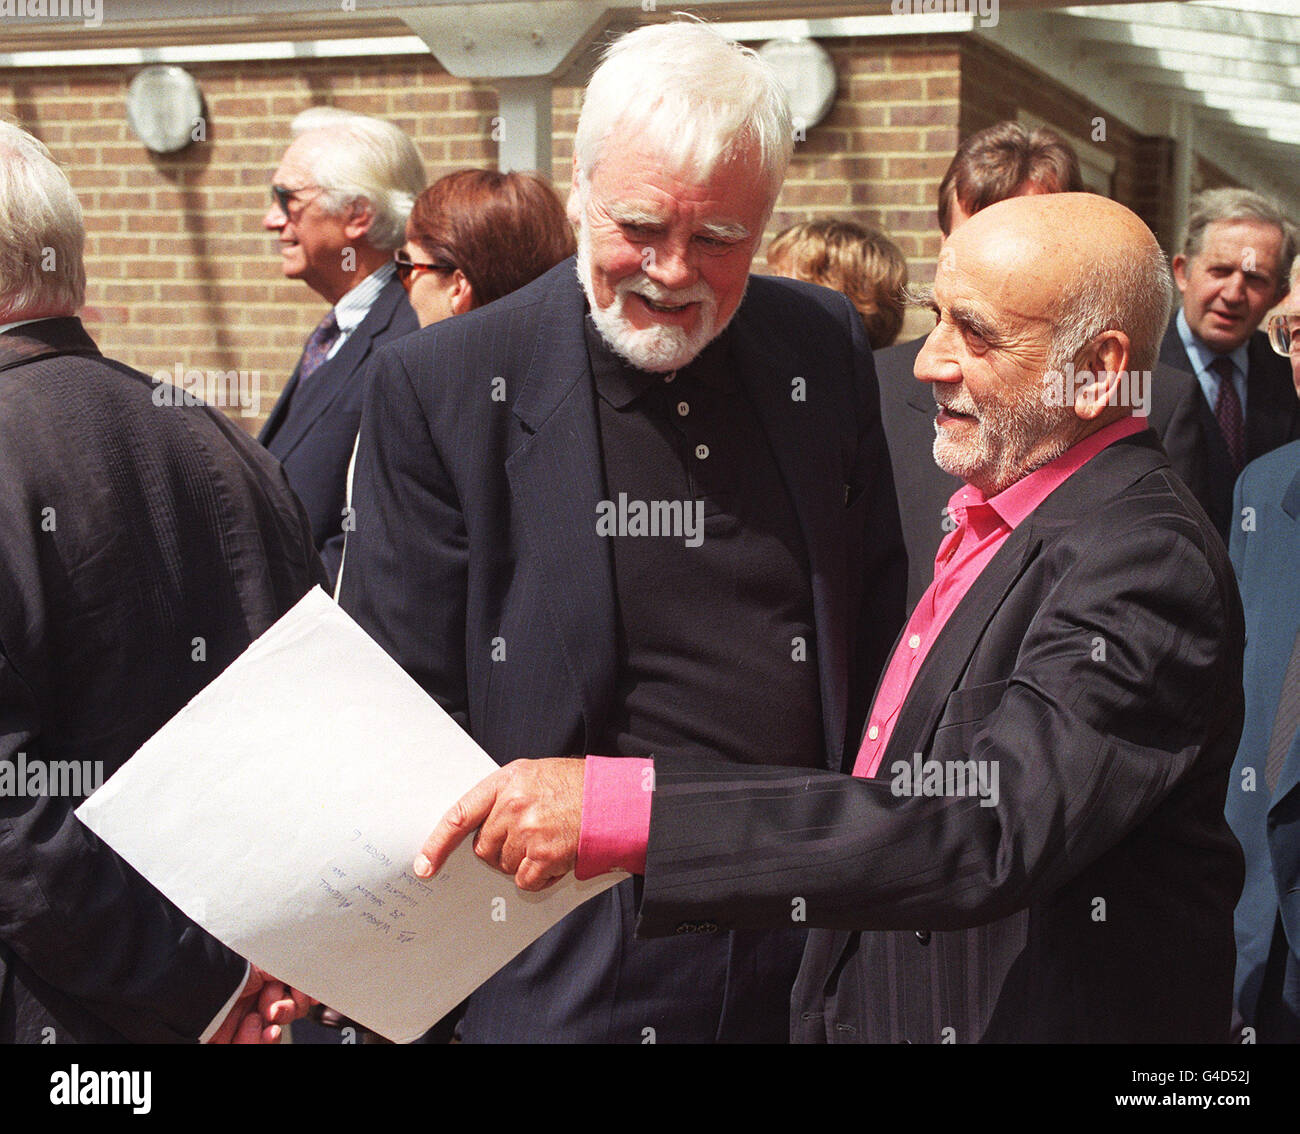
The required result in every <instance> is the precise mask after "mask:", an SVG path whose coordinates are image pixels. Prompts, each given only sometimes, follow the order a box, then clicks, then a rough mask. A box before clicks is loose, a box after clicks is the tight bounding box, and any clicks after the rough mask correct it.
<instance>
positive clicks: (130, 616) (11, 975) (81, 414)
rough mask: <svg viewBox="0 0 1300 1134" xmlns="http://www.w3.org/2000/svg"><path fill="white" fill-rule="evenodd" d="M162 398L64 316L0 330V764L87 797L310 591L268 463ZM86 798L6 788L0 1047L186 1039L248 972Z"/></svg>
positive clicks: (219, 425)
mask: <svg viewBox="0 0 1300 1134" xmlns="http://www.w3.org/2000/svg"><path fill="white" fill-rule="evenodd" d="M154 392H155V387H153V386H152V385H151V383H150V381H149V379H148V378H146V377H145V376H144V375H143V374H139V373H137V372H136V371H134V370H131V369H130V368H129V367H126V366H123V365H122V364H121V363H119V362H113V361H111V360H109V359H106V358H104V357H103V356H102V355H101V354H100V353H99V351H98V350H97V349H96V347H95V344H94V342H92V341H91V339H90V337H89V336H88V335H87V334H86V332H85V330H84V329H83V328H82V326H81V323H80V322H79V321H78V320H76V319H72V318H63V319H45V320H42V321H40V322H37V323H32V324H29V325H27V326H23V327H17V328H15V329H14V330H11V331H9V332H7V333H5V334H3V335H0V485H3V486H4V487H3V491H2V492H0V764H6V763H11V766H12V767H19V766H21V760H20V758H19V757H20V754H21V757H22V760H25V761H26V764H27V766H28V767H31V766H32V765H33V764H36V763H38V762H43V763H45V765H46V766H47V767H50V766H51V762H54V763H58V764H62V765H64V766H67V765H68V764H71V765H74V766H76V767H78V768H81V767H82V766H83V762H85V763H88V764H89V767H90V769H91V777H90V778H91V780H92V783H91V786H94V785H93V779H95V778H97V776H96V773H95V768H96V765H102V771H103V776H104V777H105V778H107V777H108V776H111V775H112V774H113V773H114V772H115V771H116V770H117V769H118V767H120V766H121V765H122V764H123V763H124V762H125V761H126V760H127V759H128V758H129V757H130V756H131V755H133V754H134V752H135V751H136V749H137V748H139V747H140V745H142V744H143V743H144V742H145V741H146V740H148V739H149V737H150V736H152V735H153V734H154V732H156V731H157V730H158V729H159V728H161V727H162V726H163V725H164V724H165V723H166V722H167V721H168V720H169V719H170V718H171V717H172V716H173V715H174V714H175V713H177V712H179V711H180V710H181V709H182V708H183V707H184V706H185V704H186V703H187V702H188V701H189V700H190V698H192V697H193V696H194V695H195V694H196V693H198V691H199V690H200V689H202V688H203V687H204V686H205V685H206V684H207V683H208V682H209V681H211V680H212V679H213V678H214V677H216V676H217V675H218V674H219V673H220V672H221V671H222V670H223V669H224V668H225V667H226V666H227V665H228V664H229V663H230V662H232V661H233V660H234V659H235V658H236V657H237V656H238V655H239V654H240V653H241V652H242V651H243V650H244V649H245V647H247V646H248V644H249V643H250V642H251V641H252V640H253V638H255V637H256V636H257V635H258V634H260V633H261V632H262V631H263V630H265V629H266V628H267V627H268V626H270V625H271V623H272V622H274V621H275V620H276V619H277V618H279V617H280V615H282V614H283V613H284V612H285V611H287V610H288V609H289V607H291V606H292V605H293V604H294V603H295V602H296V601H297V600H298V599H299V598H301V597H302V595H303V594H304V593H305V592H306V591H307V590H308V589H309V588H310V587H311V586H312V585H313V584H315V583H317V582H323V581H324V572H323V571H322V569H321V565H320V561H319V559H318V558H317V557H316V552H315V550H314V549H313V547H312V543H311V529H310V527H309V526H308V523H307V518H306V516H305V515H304V514H303V511H302V507H301V505H299V503H298V501H297V500H296V499H295V498H294V495H293V493H292V492H291V491H290V490H289V485H288V483H287V482H286V480H285V478H284V474H283V472H281V470H280V469H279V468H278V467H277V465H276V463H275V461H274V459H273V458H272V457H270V456H269V455H268V454H267V453H266V452H265V451H264V450H263V449H262V448H261V447H260V446H259V445H258V444H257V443H256V442H254V441H253V440H252V439H251V438H250V437H248V435H247V434H245V433H244V431H243V430H242V429H240V428H239V427H238V426H237V425H235V424H233V423H232V422H230V421H228V420H227V419H226V418H225V417H224V416H223V415H222V414H221V413H220V412H218V411H217V410H214V409H209V408H207V407H206V406H194V405H190V406H186V405H172V404H167V403H163V404H159V402H158V401H157V400H155V396H154ZM74 782H80V784H81V785H82V786H83V787H85V786H86V780H85V779H84V778H83V777H81V776H78V777H77V781H74ZM81 798H82V797H81V796H79V795H77V796H73V795H69V794H64V793H51V794H48V795H31V794H22V793H13V792H0V1042H13V1041H18V1042H27V1043H40V1042H48V1041H49V1040H51V1039H53V1040H54V1041H55V1042H56V1043H72V1042H96V1043H103V1042H113V1041H119V1042H120V1041H123V1040H130V1041H133V1042H138V1043H146V1042H148V1043H158V1042H180V1041H184V1040H194V1039H196V1038H197V1037H198V1036H199V1035H200V1034H201V1033H202V1032H203V1030H204V1029H205V1028H206V1027H207V1026H208V1025H209V1024H210V1023H211V1022H212V1020H213V1018H214V1017H215V1016H216V1014H217V1012H218V1010H219V1009H220V1008H221V1007H222V1006H223V1005H224V1003H225V1002H226V1000H227V999H228V998H229V997H230V996H231V994H232V993H233V992H234V990H235V988H236V987H237V986H238V984H239V982H240V980H242V979H243V974H244V962H243V960H242V959H241V958H239V957H237V956H235V955H234V954H233V953H231V952H230V950H228V949H226V948H225V947H224V946H223V945H222V944H221V943H220V942H219V941H216V940H215V939H213V938H212V937H210V936H208V934H206V933H204V932H203V931H202V930H201V929H200V928H199V927H198V926H197V925H195V924H194V923H193V922H192V921H190V920H189V918H187V917H185V916H184V915H183V914H182V913H181V912H180V911H179V910H178V909H176V907H175V906H173V905H172V904H171V903H170V902H168V901H167V900H166V899H164V898H163V897H162V895H161V894H159V893H158V891H157V890H155V889H154V888H153V887H152V886H150V885H149V884H148V883H147V882H145V881H144V880H143V879H142V878H141V877H140V876H139V875H138V874H137V873H136V872H135V871H134V870H132V869H131V867H130V866H128V865H127V864H126V863H125V862H123V861H122V860H121V859H120V858H118V856H117V855H116V854H114V853H113V852H112V851H111V850H109V849H108V848H107V847H105V846H104V845H103V844H102V843H100V842H99V840H98V839H96V838H95V836H94V835H92V834H91V833H90V831H88V830H87V829H86V828H85V827H83V826H82V825H81V823H80V822H79V821H78V820H77V818H76V816H75V815H74V814H73V811H74V809H75V808H76V807H77V805H78V804H79V803H80V802H81ZM214 865H216V866H217V867H218V868H219V866H220V864H214Z"/></svg>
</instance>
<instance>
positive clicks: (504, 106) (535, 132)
mask: <svg viewBox="0 0 1300 1134" xmlns="http://www.w3.org/2000/svg"><path fill="white" fill-rule="evenodd" d="M496 88H497V94H498V99H499V101H498V104H497V105H498V111H499V113H498V121H496V122H494V123H493V124H492V125H493V129H492V137H493V139H494V140H495V141H496V143H497V168H498V169H499V170H501V172H502V173H509V172H510V171H511V170H512V169H521V170H532V171H533V172H535V173H540V174H541V175H542V176H543V177H545V178H546V179H547V180H548V181H549V180H550V178H551V80H550V79H548V78H530V79H498V80H496Z"/></svg>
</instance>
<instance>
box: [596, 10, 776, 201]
mask: <svg viewBox="0 0 1300 1134" xmlns="http://www.w3.org/2000/svg"><path fill="white" fill-rule="evenodd" d="M620 127H632V128H634V129H635V130H636V131H637V133H638V134H639V135H642V136H648V137H649V138H650V139H651V140H652V141H653V142H654V143H655V144H656V146H658V147H660V148H662V150H663V151H664V153H665V154H666V155H667V157H668V158H669V160H671V161H673V162H674V163H675V164H677V166H678V167H679V168H681V169H685V170H690V171H691V172H692V173H695V174H698V175H704V176H707V175H708V174H709V173H710V171H711V170H712V169H713V167H714V166H715V165H716V164H717V163H718V161H719V160H722V159H724V158H727V157H730V156H732V154H733V153H734V152H735V149H736V147H737V146H738V145H744V144H748V145H753V146H757V148H758V151H759V155H760V160H761V162H762V166H763V173H764V175H765V177H766V178H767V181H768V184H769V186H770V193H769V201H771V202H775V200H776V195H777V193H778V192H779V191H780V188H781V182H782V181H783V180H784V178H785V170H786V166H787V165H789V163H790V155H791V153H792V152H793V150H794V135H793V132H792V128H791V121H790V105H789V102H788V101H787V99H786V94H785V89H784V88H783V87H782V86H781V82H780V80H779V79H778V78H777V77H776V74H775V72H774V71H773V70H772V68H771V67H770V66H768V64H767V63H765V62H764V61H763V60H762V59H760V58H759V56H758V55H757V54H756V53H755V52H754V51H752V50H750V49H749V48H747V47H742V46H741V45H740V44H738V43H733V42H732V41H731V40H729V39H726V38H725V37H724V36H722V35H719V34H718V33H717V32H716V31H714V30H713V29H712V28H710V27H708V26H707V25H706V24H703V23H699V22H697V21H693V20H679V21H676V22H674V23H666V24H649V25H646V26H645V27H640V28H637V29H636V30H635V31H631V32H628V34H627V35H625V36H623V37H621V38H620V39H618V40H616V41H615V42H614V43H612V44H611V45H610V46H609V47H608V48H606V50H605V53H604V56H603V58H602V59H601V63H600V66H599V67H597V68H596V70H595V73H594V74H593V75H592V76H591V81H590V82H589V83H588V84H587V90H586V93H585V94H584V95H583V100H582V113H581V115H580V116H579V118H578V130H577V133H576V135H575V137H574V140H573V152H574V157H575V158H576V161H577V168H578V177H577V180H576V183H575V188H576V189H577V191H578V192H579V193H580V194H581V193H585V190H586V184H587V181H588V179H589V178H590V176H591V172H592V170H593V169H595V167H596V163H597V162H598V161H599V160H600V158H601V155H602V152H603V150H604V146H605V143H606V142H607V141H608V140H609V137H610V135H611V134H613V133H614V131H615V130H616V129H618V128H620Z"/></svg>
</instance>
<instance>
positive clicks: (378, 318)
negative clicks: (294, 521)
mask: <svg viewBox="0 0 1300 1134" xmlns="http://www.w3.org/2000/svg"><path fill="white" fill-rule="evenodd" d="M404 295H405V292H404V291H403V289H402V285H401V284H400V283H399V282H398V280H397V278H396V277H395V276H394V277H393V278H392V279H390V280H389V281H388V283H386V284H385V285H384V286H383V288H382V289H381V290H380V292H379V294H378V295H377V296H376V297H375V302H374V303H373V304H371V307H370V310H369V311H367V312H366V317H365V318H364V319H362V320H361V322H360V323H359V324H358V325H357V327H356V329H355V330H354V331H353V332H352V333H351V334H350V335H348V337H347V338H346V339H345V340H344V341H343V345H342V346H341V347H339V352H338V354H336V355H335V356H334V357H333V358H331V359H329V360H328V361H327V362H324V363H322V364H321V365H320V367H318V368H317V369H316V370H315V371H314V372H313V373H312V374H311V376H310V377H309V378H308V379H307V380H306V381H305V382H303V381H301V379H300V376H299V370H300V368H301V365H302V364H301V362H300V363H299V365H298V366H296V367H294V371H293V377H292V378H290V379H289V384H288V385H287V386H286V387H285V390H284V393H283V394H281V395H280V399H279V401H277V402H276V404H275V408H274V409H273V410H272V411H271V416H270V417H269V418H268V419H267V422H266V426H265V427H264V428H263V430H262V432H261V434H260V435H259V438H260V440H261V441H262V443H263V444H264V445H269V444H270V443H271V441H272V440H274V441H275V454H276V456H278V457H279V458H280V459H281V460H284V458H285V457H287V456H288V455H289V454H290V453H291V452H293V450H294V449H295V448H296V447H297V446H298V445H299V443H300V442H301V441H302V439H303V438H304V437H306V436H307V434H308V433H310V432H311V429H312V426H314V425H315V424H316V422H317V421H318V420H319V419H320V417H321V415H322V414H324V413H325V411H326V410H328V409H329V408H330V406H331V405H333V403H334V402H335V400H336V399H337V398H338V397H339V396H340V395H341V394H342V393H343V391H344V390H346V389H347V388H348V385H349V384H350V383H351V382H352V380H353V378H354V376H355V375H356V374H357V371H358V370H359V369H360V367H361V363H362V362H363V361H364V360H365V358H366V356H367V355H368V354H369V353H370V351H371V349H372V348H373V345H374V340H375V337H376V336H377V335H380V334H382V333H383V332H384V331H385V330H387V328H388V325H389V324H390V323H391V322H392V321H393V314H394V312H395V311H396V310H397V305H398V304H399V303H400V302H401V301H402V298H403V296H404ZM299 386H301V387H302V388H301V390H299ZM290 404H293V418H292V420H288V419H287V418H286V414H287V412H288V407H289V406H290Z"/></svg>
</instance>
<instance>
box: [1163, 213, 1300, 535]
mask: <svg viewBox="0 0 1300 1134" xmlns="http://www.w3.org/2000/svg"><path fill="white" fill-rule="evenodd" d="M1295 254H1296V229H1295V225H1293V224H1292V223H1291V221H1290V220H1288V219H1287V218H1286V217H1285V216H1284V215H1283V214H1282V212H1281V211H1280V210H1279V209H1278V208H1277V207H1276V206H1275V205H1274V204H1273V203H1272V202H1271V201H1269V200H1268V199H1267V198H1266V197H1261V196H1260V195H1259V194H1258V193H1252V192H1250V191H1249V190H1246V189H1212V190H1209V191H1207V192H1205V193H1201V194H1200V195H1198V196H1197V197H1196V198H1194V199H1193V201H1192V204H1191V208H1190V211H1189V214H1188V218H1187V236H1186V238H1185V239H1184V241H1183V250H1182V251H1181V252H1180V253H1179V254H1178V255H1177V256H1175V257H1174V259H1173V268H1174V282H1175V283H1176V284H1177V285H1178V290H1179V291H1180V292H1181V293H1182V303H1181V305H1180V306H1179V310H1178V312H1177V314H1176V315H1175V317H1174V319H1173V320H1172V322H1171V323H1170V324H1169V330H1168V331H1167V332H1166V334H1165V338H1164V342H1163V343H1162V344H1161V347H1160V357H1161V359H1162V360H1163V361H1164V362H1166V363H1168V364H1169V365H1170V366H1176V367H1178V368H1180V369H1182V370H1186V371H1189V372H1190V373H1193V374H1195V375H1196V385H1195V386H1193V387H1190V388H1189V389H1188V390H1187V391H1185V393H1184V394H1183V395H1182V396H1181V399H1180V401H1181V403H1182V405H1181V406H1180V407H1179V408H1180V409H1186V408H1189V407H1190V408H1191V409H1193V410H1194V411H1195V421H1196V426H1197V433H1196V436H1197V438H1198V440H1199V442H1200V445H1201V446H1202V448H1203V452H1204V460H1205V466H1206V476H1207V479H1206V483H1205V488H1204V491H1202V492H1198V493H1197V495H1198V498H1199V499H1200V500H1201V503H1202V505H1203V506H1204V508H1205V511H1206V512H1207V513H1208V514H1209V517H1210V519H1211V520H1213V521H1214V526H1215V527H1216V528H1218V530H1219V533H1220V534H1221V535H1222V536H1223V538H1224V541H1225V542H1227V541H1228V540H1229V536H1230V532H1231V528H1232V526H1233V524H1234V523H1235V522H1236V520H1235V518H1234V516H1233V514H1232V489H1233V485H1234V484H1235V483H1236V480H1237V476H1238V474H1240V472H1241V470H1242V468H1243V467H1244V466H1245V465H1246V464H1247V463H1248V462H1249V461H1253V460H1255V458H1257V457H1261V456H1263V455H1264V454H1265V453H1269V452H1271V451H1272V450H1274V449H1276V448H1277V447H1278V446H1280V445H1285V444H1286V443H1287V442H1288V441H1294V440H1296V439H1297V438H1300V405H1297V402H1296V396H1295V392H1294V390H1293V388H1292V385H1291V370H1290V367H1289V366H1288V365H1287V363H1286V360H1285V359H1283V358H1279V357H1278V356H1277V355H1276V354H1274V353H1273V351H1272V350H1271V349H1269V345H1268V340H1267V338H1266V337H1265V336H1264V334H1263V333H1262V332H1260V331H1259V330H1258V328H1259V325H1260V323H1261V322H1262V321H1263V319H1264V316H1265V315H1266V314H1267V313H1268V311H1269V309H1270V308H1272V307H1273V306H1275V305H1276V304H1278V303H1280V302H1281V301H1282V299H1283V298H1284V297H1285V296H1286V294H1287V290H1288V283H1289V281H1290V279H1291V266H1292V264H1293V263H1294V262H1295Z"/></svg>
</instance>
